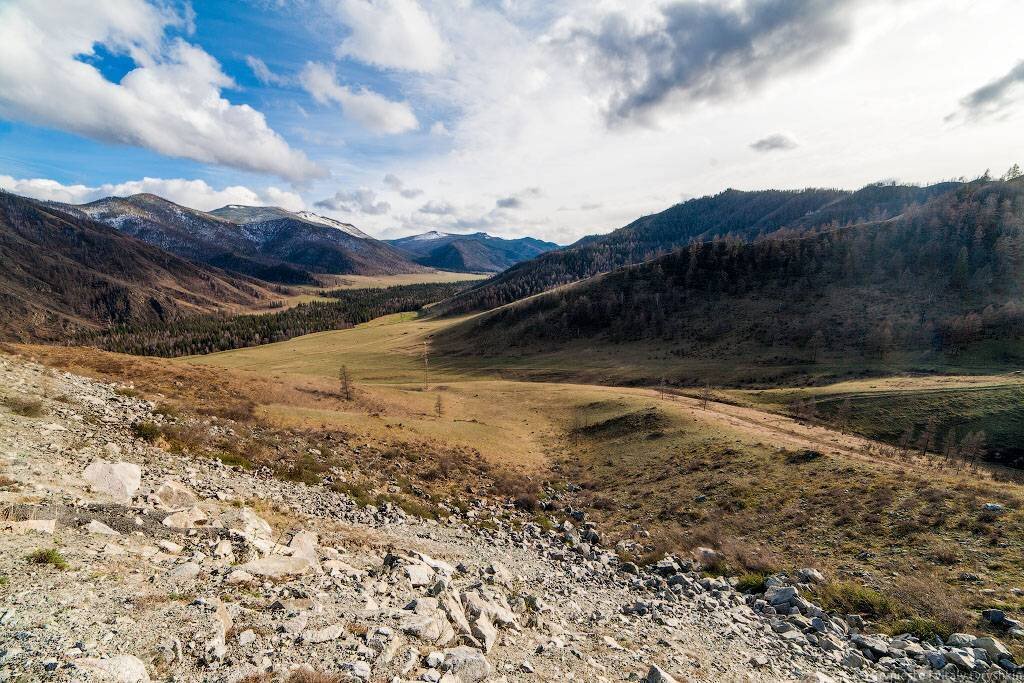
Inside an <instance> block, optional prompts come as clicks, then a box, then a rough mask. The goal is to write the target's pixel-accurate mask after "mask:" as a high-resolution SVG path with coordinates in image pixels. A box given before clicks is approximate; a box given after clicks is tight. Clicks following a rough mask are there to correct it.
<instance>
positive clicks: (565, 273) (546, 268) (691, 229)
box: [446, 183, 958, 313]
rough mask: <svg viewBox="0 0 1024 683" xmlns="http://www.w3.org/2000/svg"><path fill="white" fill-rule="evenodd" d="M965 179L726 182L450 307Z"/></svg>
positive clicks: (864, 217)
mask: <svg viewBox="0 0 1024 683" xmlns="http://www.w3.org/2000/svg"><path fill="white" fill-rule="evenodd" d="M957 186H958V183H941V184H938V185H933V186H930V187H915V186H901V185H893V184H877V185H869V186H868V187H865V188H863V189H861V190H859V191H857V192H853V193H850V192H846V191H842V190H824V189H808V190H800V191H782V190H764V191H758V192H741V191H739V190H726V191H724V192H721V193H719V194H717V195H714V196H709V197H702V198H700V199H692V200H690V201H687V202H683V203H682V204H677V205H676V206H673V207H672V208H670V209H667V210H665V211H662V212H661V213H657V214H654V215H651V216H645V217H643V218H640V219H638V220H636V221H634V222H633V223H631V224H629V225H627V226H626V227H624V228H620V229H619V230H616V231H615V232H613V233H611V234H608V235H601V236H594V237H587V238H584V239H582V240H580V241H579V242H577V243H576V244H574V245H571V246H569V247H566V248H564V249H559V250H557V251H552V252H548V253H546V254H543V255H541V256H539V257H537V258H535V259H533V260H532V261H527V262H524V263H520V264H519V265H517V266H514V267H512V268H510V269H509V270H507V271H506V272H504V273H502V274H501V275H498V276H497V277H495V278H493V279H491V280H488V281H487V282H485V283H482V284H480V285H478V286H477V287H474V288H473V289H471V290H468V291H466V292H465V293H463V294H462V295H460V296H459V297H456V298H455V299H454V300H453V301H451V302H449V304H448V305H447V307H446V312H450V313H465V312H471V311H480V310H486V309H490V308H494V307H496V306H501V305H504V304H507V303H510V302H512V301H516V300H518V299H522V298H524V297H527V296H531V295H533V294H538V293H540V292H543V291H546V290H549V289H552V288H554V287H557V286H559V285H564V284H567V283H570V282H575V281H577V280H582V279H584V278H587V277H591V276H593V275H597V274H599V273H605V272H609V271H611V270H614V269H615V268H619V267H622V266H626V265H630V264H635V263H641V262H643V261H646V260H649V259H652V258H656V257H658V256H660V255H662V254H666V253H668V252H670V251H672V250H673V249H677V248H679V247H683V246H686V245H688V244H690V243H692V242H703V241H708V240H712V239H715V238H719V237H731V238H734V239H737V240H740V241H752V240H755V239H757V238H759V237H763V236H766V235H770V234H772V233H775V232H778V231H780V230H785V229H791V230H793V231H799V232H807V231H814V230H823V229H833V228H836V227H839V226H842V225H847V224H851V223H857V222H862V221H869V220H882V219H885V218H888V217H892V216H895V215H898V214H899V213H901V212H902V211H904V210H905V209H906V207H908V206H911V205H913V204H915V203H921V202H925V201H927V200H929V199H931V198H932V197H935V196H937V195H940V194H942V193H944V192H948V191H951V190H952V189H954V188H955V187H957Z"/></svg>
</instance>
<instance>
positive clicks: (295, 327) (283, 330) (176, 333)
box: [72, 282, 469, 357]
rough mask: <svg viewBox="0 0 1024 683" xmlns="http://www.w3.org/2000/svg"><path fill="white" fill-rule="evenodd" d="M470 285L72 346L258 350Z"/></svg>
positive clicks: (153, 327) (116, 333) (209, 318)
mask: <svg viewBox="0 0 1024 683" xmlns="http://www.w3.org/2000/svg"><path fill="white" fill-rule="evenodd" d="M468 285H469V282H443V283H431V284H416V285H400V286H396V287H387V288H371V289H337V290H329V291H325V292H323V293H322V294H323V295H324V296H325V297H329V298H331V299H334V301H312V302H309V303H304V304H299V305H298V306H295V307H294V308H289V309H287V310H284V311H277V312H274V313H262V314H255V315H240V316H233V317H225V316H220V315H205V316H193V317H191V318H187V319H182V320H175V321H169V322H161V323H154V324H142V325H124V326H119V327H115V328H113V329H109V330H103V331H100V332H95V333H89V334H84V335H80V336H78V337H77V338H75V339H73V340H72V343H73V344H75V345H84V346H96V347H99V348H102V349H104V350H107V351H117V352H119V353H131V354H136V355H145V356H166V357H173V356H190V355H196V354H204V353H213V352H215V351H225V350H227V349H237V348H242V347H245V346H259V345H261V344H272V343H274V342H280V341H285V340H287V339H291V338H292V337H298V336H301V335H304V334H312V333H314V332H324V331H326V330H338V329H345V328H348V327H353V326H354V325H358V324H360V323H364V322H367V321H370V320H373V319H374V318H379V317H381V316H384V315H390V314H392V313H402V312H405V311H417V310H419V309H420V308H422V307H424V306H426V305H427V304H431V303H434V302H436V301H440V300H442V299H445V298H447V297H450V296H452V295H453V294H456V293H457V292H459V291H460V290H462V289H464V288H465V287H467V286H468Z"/></svg>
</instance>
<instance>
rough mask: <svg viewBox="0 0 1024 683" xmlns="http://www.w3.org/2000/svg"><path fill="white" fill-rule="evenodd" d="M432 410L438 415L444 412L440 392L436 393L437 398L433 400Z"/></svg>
mask: <svg viewBox="0 0 1024 683" xmlns="http://www.w3.org/2000/svg"><path fill="white" fill-rule="evenodd" d="M434 412H435V413H437V416H438V417H441V415H443V414H444V403H443V402H442V401H441V394H440V393H438V395H437V400H436V401H435V402H434Z"/></svg>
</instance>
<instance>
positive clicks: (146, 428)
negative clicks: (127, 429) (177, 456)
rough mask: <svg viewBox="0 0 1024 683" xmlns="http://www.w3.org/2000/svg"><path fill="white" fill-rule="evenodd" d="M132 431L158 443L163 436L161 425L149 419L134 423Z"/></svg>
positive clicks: (141, 437)
mask: <svg viewBox="0 0 1024 683" xmlns="http://www.w3.org/2000/svg"><path fill="white" fill-rule="evenodd" d="M132 433H134V434H135V436H137V437H138V438H140V439H142V440H143V441H146V442H148V443H156V442H157V440H158V439H159V438H160V436H161V431H160V425H158V424H156V423H155V422H149V421H146V422H138V423H136V424H134V425H132Z"/></svg>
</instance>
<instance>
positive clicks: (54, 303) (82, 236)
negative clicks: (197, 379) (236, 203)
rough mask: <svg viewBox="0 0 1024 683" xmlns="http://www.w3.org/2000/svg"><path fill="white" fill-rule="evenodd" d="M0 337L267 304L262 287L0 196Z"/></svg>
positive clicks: (37, 336) (41, 335) (57, 335)
mask: <svg viewBox="0 0 1024 683" xmlns="http://www.w3.org/2000/svg"><path fill="white" fill-rule="evenodd" d="M0 264H2V266H0V310H2V311H3V314H2V315H0V338H4V339H16V340H57V339H63V338H64V337H65V335H67V334H69V333H72V332H74V331H76V330H80V329H83V328H85V329H89V328H96V327H99V326H103V325H110V324H137V323H142V322H150V323H154V324H167V323H169V322H170V321H172V320H174V319H176V318H178V317H180V316H182V315H193V314H199V313H209V312H213V311H218V310H223V309H224V308H227V307H239V306H251V305H254V304H256V303H259V302H260V301H261V300H269V299H270V298H271V296H273V295H272V293H271V292H268V291H267V289H265V287H266V285H265V284H264V283H260V282H257V281H254V280H250V279H248V278H244V277H239V276H233V275H229V274H227V273H225V272H223V271H220V270H217V269H215V268H211V267H208V266H204V265H197V264H194V263H190V262H189V261H186V260H184V259H182V258H179V257H177V256H174V255H172V254H170V253H168V252H166V251H163V250H161V249H158V248H156V247H154V246H150V245H149V244H145V243H143V242H141V241H139V240H136V239H133V238H131V237H128V236H126V235H122V234H120V233H119V232H117V231H116V230H114V229H113V228H110V227H108V226H106V225H103V224H102V223H98V222H96V221H93V220H91V219H88V218H82V217H76V216H73V215H70V214H67V213H65V212H63V211H60V210H57V209H55V208H52V207H49V206H46V205H44V204H41V203H39V202H36V201H34V200H31V199H26V198H24V197H19V196H17V195H12V194H8V193H5V192H0Z"/></svg>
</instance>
